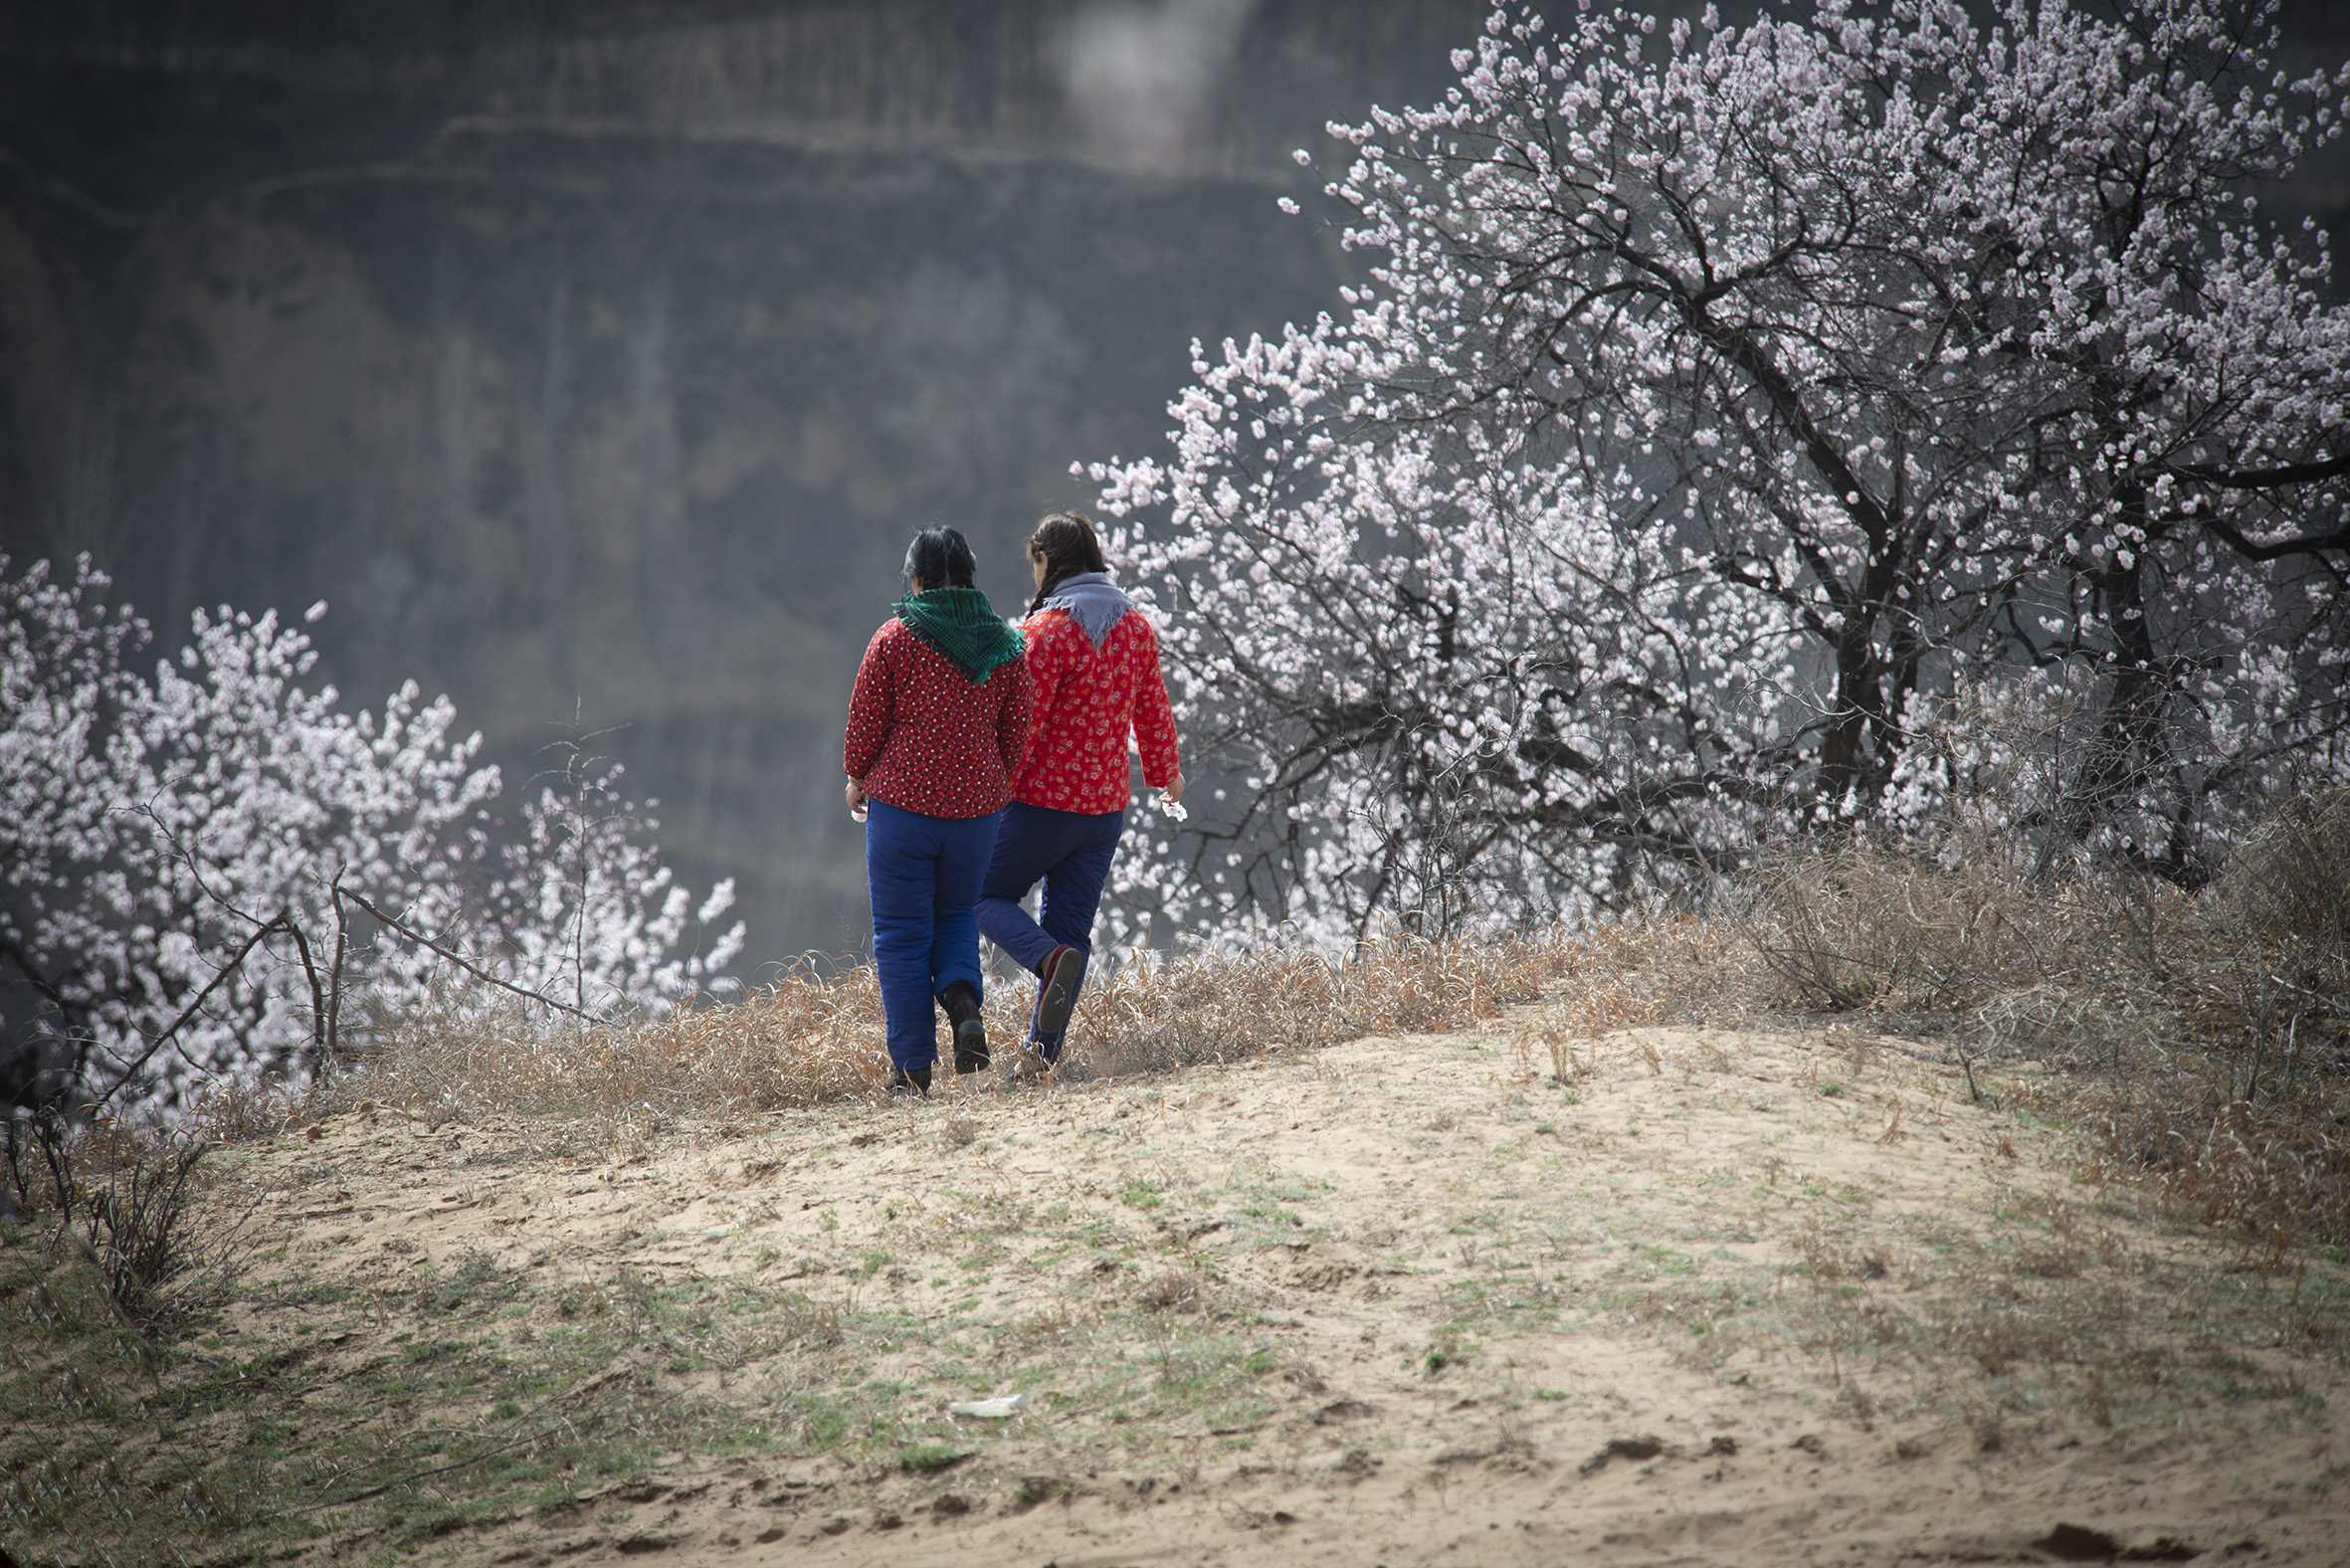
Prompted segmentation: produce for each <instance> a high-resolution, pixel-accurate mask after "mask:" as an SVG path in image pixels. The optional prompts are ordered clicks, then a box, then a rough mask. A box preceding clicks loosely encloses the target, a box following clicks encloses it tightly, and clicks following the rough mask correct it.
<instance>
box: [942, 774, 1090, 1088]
mask: <svg viewBox="0 0 2350 1568" xmlns="http://www.w3.org/2000/svg"><path fill="white" fill-rule="evenodd" d="M997 820H998V823H999V826H998V828H997V829H996V850H995V860H994V862H993V864H991V865H990V866H989V867H988V869H987V880H986V882H984V883H983V884H982V885H981V886H980V889H979V929H980V930H981V931H982V932H983V933H985V935H986V937H987V939H988V940H989V941H991V942H993V943H995V944H996V945H997V946H998V947H1001V948H1002V949H1003V950H1004V951H1005V952H1007V953H1010V954H1011V955H1012V958H1013V961H1014V962H1015V963H1017V964H1019V965H1020V966H1021V967H1022V968H1024V969H1026V970H1028V971H1029V972H1030V973H1031V974H1034V973H1036V972H1037V971H1038V970H1039V969H1040V968H1042V967H1043V965H1044V962H1045V960H1046V959H1047V958H1050V957H1051V956H1052V955H1053V949H1054V948H1056V947H1074V948H1076V949H1077V951H1078V952H1081V953H1085V954H1088V955H1090V954H1091V953H1092V951H1093V913H1094V911H1095V910H1096V909H1098V908H1100V907H1101V888H1102V885H1103V884H1104V883H1106V882H1108V881H1109V863H1110V861H1111V860H1112V859H1114V858H1115V857H1116V855H1117V853H1118V836H1119V834H1121V833H1122V832H1124V831H1125V826H1126V814H1125V813H1124V812H1122V811H1104V812H1099V813H1094V812H1082V811H1054V810H1052V809H1051V808H1049V807H1045V806H1031V805H1030V804H1028V803H1027V802H1026V801H1019V800H1016V801H1014V802H1013V803H1012V804H1011V805H1009V806H1006V807H1005V808H1004V811H1003V815H1002V816H1001V817H1000V818H998V819H997ZM1038 882H1043V883H1044V884H1045V896H1044V899H1043V901H1042V902H1041V903H1040V904H1039V905H1038V908H1037V918H1036V919H1034V920H1032V919H1030V918H1029V917H1028V911H1027V910H1026V909H1023V908H1021V907H1020V900H1021V899H1023V898H1025V897H1027V896H1028V890H1029V889H1030V888H1031V887H1034V886H1035V885H1036V884H1037V883H1038ZM1035 1044H1036V1046H1037V1047H1038V1049H1039V1051H1040V1053H1041V1054H1042V1055H1043V1056H1044V1058H1045V1060H1046V1061H1048V1062H1054V1061H1058V1060H1059V1059H1060V1056H1061V1037H1060V1036H1059V1035H1056V1036H1054V1037H1053V1038H1052V1039H1051V1040H1040V1041H1037V1042H1035Z"/></svg>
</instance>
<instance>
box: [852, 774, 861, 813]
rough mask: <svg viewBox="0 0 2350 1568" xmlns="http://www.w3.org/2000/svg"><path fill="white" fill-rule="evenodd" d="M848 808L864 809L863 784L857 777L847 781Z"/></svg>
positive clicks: (854, 809) (853, 809)
mask: <svg viewBox="0 0 2350 1568" xmlns="http://www.w3.org/2000/svg"><path fill="white" fill-rule="evenodd" d="M849 809H850V810H851V811H863V810H865V785H864V783H863V782H861V781H860V780H857V779H851V780H850V781H849Z"/></svg>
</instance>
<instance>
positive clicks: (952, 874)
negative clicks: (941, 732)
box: [865, 800, 996, 1072]
mask: <svg viewBox="0 0 2350 1568" xmlns="http://www.w3.org/2000/svg"><path fill="white" fill-rule="evenodd" d="M995 842H996V819H995V818H994V817H993V816H986V817H961V818H957V817H927V816H924V815H923V814H922V813H920V812H918V811H900V810H899V809H898V808H897V807H895V806H890V805H885V804H883V803H882V802H881V801H878V800H875V801H869V802H867V805H866V823H865V880H866V885H867V887H868V888H869V889H870V890H871V892H872V894H873V903H874V968H875V970H876V971H877V972H878V974H879V976H880V979H881V1011H882V1013H883V1014H884V1015H885V1016H886V1017H887V1019H888V1021H889V1065H890V1066H891V1067H896V1068H903V1069H905V1070H906V1071H908V1072H911V1071H912V1070H914V1069H916V1068H926V1067H928V1066H930V1064H932V1063H933V1062H936V1061H937V1060H938V1014H937V1012H936V1011H935V1010H934V1007H933V1003H934V1002H935V1000H936V998H937V996H938V993H939V992H940V991H943V990H944V989H946V988H947V987H948V986H950V985H953V984H954V983H955V982H956V981H957V980H967V981H969V982H970V983H971V989H972V990H973V991H974V992H977V993H979V994H980V995H982V996H984V995H985V994H986V991H985V987H984V985H983V983H982V980H981V977H980V970H979V926H978V922H977V921H976V920H975V919H973V917H972V904H973V903H974V901H976V900H977V898H978V897H979V882H980V879H981V878H983V877H984V876H986V875H987V868H988V858H989V856H990V854H991V853H992V852H993V851H994V849H995Z"/></svg>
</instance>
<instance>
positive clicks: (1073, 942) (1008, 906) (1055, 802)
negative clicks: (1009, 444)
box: [979, 511, 1183, 1067]
mask: <svg viewBox="0 0 2350 1568" xmlns="http://www.w3.org/2000/svg"><path fill="white" fill-rule="evenodd" d="M1028 560H1029V566H1030V569H1031V570H1032V571H1034V572H1035V574H1036V582H1037V596H1036V598H1035V599H1034V600H1033V601H1032V602H1031V603H1030V605H1029V615H1028V619H1027V620H1026V621H1025V622H1023V623H1022V624H1021V630H1022V631H1023V632H1024V633H1025V634H1026V635H1027V637H1028V671H1029V679H1030V681H1031V682H1032V683H1033V685H1034V686H1035V691H1036V712H1035V716H1034V719H1033V722H1032V723H1031V726H1030V731H1029V742H1028V756H1027V760H1026V761H1024V762H1023V763H1022V764H1021V768H1020V774H1019V777H1018V778H1017V779H1016V780H1015V781H1014V783H1013V787H1012V804H1011V805H1009V806H1007V807H1005V808H1004V815H1003V818H1002V821H1001V824H1000V825H999V826H998V828H997V830H996V847H995V862H994V864H993V865H992V866H990V867H989V868H988V873H987V881H986V883H985V885H983V886H982V887H981V888H980V893H979V929H980V930H981V931H982V932H984V933H985V934H986V936H987V938H988V940H989V941H992V942H994V943H995V944H996V945H997V946H998V947H1001V948H1002V949H1003V950H1004V951H1005V952H1007V953H1010V954H1011V955H1012V957H1013V958H1014V959H1015V960H1017V961H1018V962H1019V963H1020V964H1021V965H1023V966H1024V967H1025V968H1027V969H1028V970H1029V971H1030V972H1031V973H1033V974H1034V975H1036V977H1037V982H1038V983H1037V1004H1036V1009H1035V1011H1034V1013H1033V1014H1032V1015H1031V1016H1030V1020H1029V1040H1028V1047H1029V1050H1030V1051H1031V1052H1032V1053H1034V1056H1035V1058H1036V1059H1037V1060H1038V1061H1040V1062H1042V1063H1043V1064H1044V1065H1045V1066H1047V1067H1051V1066H1052V1065H1053V1064H1055V1063H1057V1062H1058V1061H1060V1060H1061V1042H1062V1037H1063V1035H1064V1034H1065V1033H1066V1032H1067V1030H1068V1028H1069V1016H1070V1013H1071V1012H1072V1010H1074V1009H1075V1008H1076V1006H1077V991H1078V988H1079V987H1081V986H1082V985H1083V984H1084V981H1085V965H1086V962H1087V960H1088V958H1089V957H1090V956H1091V954H1092V951H1093V913H1094V910H1095V909H1097V908H1098V907H1099V906H1100V903H1101V888H1102V885H1103V883H1104V882H1107V881H1108V880H1109V866H1110V861H1111V860H1112V858H1114V857H1115V856H1116V854H1117V848H1118V837H1119V834H1120V833H1121V832H1122V831H1123V829H1124V827H1125V822H1126V804H1127V800H1128V795H1129V784H1128V773H1127V762H1126V737H1127V736H1128V734H1131V735H1132V736H1133V737H1134V741H1135V746H1136V749H1137V750H1138V751H1140V753H1141V755H1142V778H1143V782H1144V783H1146V784H1148V785H1150V786H1151V787H1152V788H1153V789H1156V790H1158V791H1159V792H1160V793H1161V795H1162V796H1163V797H1164V798H1165V799H1166V800H1167V801H1168V802H1170V803H1172V802H1174V801H1177V800H1180V799H1181V798H1182V796H1183V770H1182V767H1181V766H1180V758H1179V757H1178V756H1177V754H1176V748H1175V716H1174V713H1173V712H1172V710H1171V709H1170V708H1169V706H1168V703H1167V684H1166V681H1165V680H1164V678H1162V677H1161V675H1160V674H1159V639H1158V634H1157V633H1156V632H1154V631H1152V630H1151V625H1150V623H1149V622H1148V621H1146V620H1144V619H1143V618H1142V615H1141V613H1140V612H1139V611H1137V610H1136V609H1135V608H1134V601H1133V600H1131V599H1129V598H1127V597H1126V596H1125V595H1124V594H1123V593H1120V592H1119V591H1118V590H1117V588H1116V587H1115V586H1113V585H1112V584H1111V582H1110V580H1109V565H1108V562H1106V561H1105V560H1103V559H1102V555H1101V544H1100V541H1099V540H1098V539H1096V538H1095V537H1094V535H1093V524H1092V523H1090V522H1089V521H1087V520H1086V519H1085V517H1084V516H1083V515H1082V514H1081V513H1078V512H1074V511H1057V512H1055V513H1053V514H1052V515H1051V516H1049V517H1047V518H1045V519H1044V520H1043V521H1042V522H1039V523H1038V524H1037V526H1036V531H1035V532H1034V533H1032V534H1031V535H1030V536H1029V541H1028ZM1040 880H1041V881H1042V882H1044V884H1045V895H1044V900H1043V902H1042V904H1041V905H1040V906H1039V909H1038V917H1037V918H1036V919H1034V920H1032V919H1030V918H1029V917H1028V913H1027V911H1026V910H1024V909H1022V908H1021V906H1020V901H1021V899H1023V898H1025V897H1027V896H1028V891H1029V889H1030V888H1031V887H1034V886H1035V885H1036V884H1037V882H1039V881H1040Z"/></svg>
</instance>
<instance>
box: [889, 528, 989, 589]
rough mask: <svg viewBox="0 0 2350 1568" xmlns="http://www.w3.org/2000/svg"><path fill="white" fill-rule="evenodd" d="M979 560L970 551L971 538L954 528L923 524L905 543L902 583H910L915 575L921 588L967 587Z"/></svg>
mask: <svg viewBox="0 0 2350 1568" xmlns="http://www.w3.org/2000/svg"><path fill="white" fill-rule="evenodd" d="M978 566H979V562H978V560H977V559H976V558H974V557H973V555H972V554H971V541H970V540H968V539H966V538H964V537H963V535H962V532H961V530H959V529H955V528H924V529H923V530H922V531H921V532H919V533H917V534H915V535H914V542H913V543H911V544H909V545H907V546H906V547H905V567H904V572H905V583H906V586H907V587H908V588H911V587H912V586H913V580H914V579H915V578H916V577H919V578H920V579H922V587H923V589H924V590H925V591H927V590H929V589H932V588H968V587H970V586H971V573H972V572H974V571H975V570H977V569H978Z"/></svg>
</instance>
